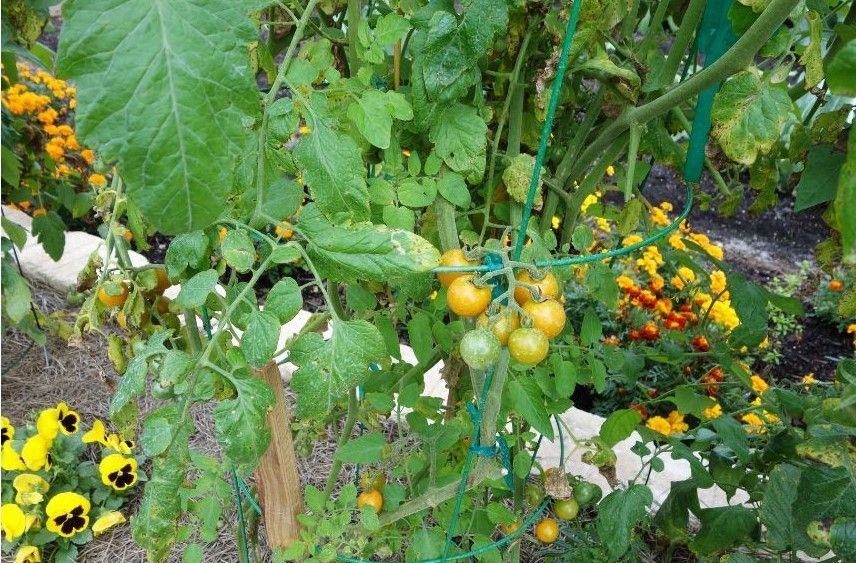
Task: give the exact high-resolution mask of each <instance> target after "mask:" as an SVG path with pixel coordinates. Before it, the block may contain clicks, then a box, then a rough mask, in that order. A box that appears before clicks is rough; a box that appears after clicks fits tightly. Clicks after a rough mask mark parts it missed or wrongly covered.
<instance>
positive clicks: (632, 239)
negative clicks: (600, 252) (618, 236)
mask: <svg viewBox="0 0 856 563" xmlns="http://www.w3.org/2000/svg"><path fill="white" fill-rule="evenodd" d="M639 242H642V237H641V236H639V235H627V236H626V237H624V239H623V240H622V241H621V246H623V247H625V248H626V247H628V246H630V245H631V244H636V243H639Z"/></svg>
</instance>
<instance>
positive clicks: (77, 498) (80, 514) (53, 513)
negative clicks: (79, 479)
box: [45, 491, 91, 538]
mask: <svg viewBox="0 0 856 563" xmlns="http://www.w3.org/2000/svg"><path fill="white" fill-rule="evenodd" d="M90 508H91V505H90V504H89V499H87V498H86V497H84V496H83V495H80V494H77V493H74V492H71V491H68V492H65V493H59V494H58V495H56V496H54V497H52V498H51V500H49V501H48V504H47V506H46V507H45V513H46V514H47V517H48V519H47V524H46V526H45V527H46V528H47V530H48V531H49V532H53V533H55V534H58V535H60V536H62V537H64V538H70V537H72V536H74V535H75V534H78V533H80V532H82V531H83V530H85V529H86V527H87V526H88V525H89V509H90Z"/></svg>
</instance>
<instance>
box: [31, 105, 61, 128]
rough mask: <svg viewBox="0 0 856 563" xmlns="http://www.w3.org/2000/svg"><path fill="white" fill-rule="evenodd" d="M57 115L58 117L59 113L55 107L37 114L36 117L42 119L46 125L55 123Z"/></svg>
mask: <svg viewBox="0 0 856 563" xmlns="http://www.w3.org/2000/svg"><path fill="white" fill-rule="evenodd" d="M57 117H58V114H57V112H56V110H55V109H53V108H48V109H46V110H45V111H43V112H41V113H39V115H37V116H36V119H38V120H39V121H41V122H42V123H44V124H45V125H53V123H54V121H56V118H57Z"/></svg>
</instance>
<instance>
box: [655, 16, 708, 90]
mask: <svg viewBox="0 0 856 563" xmlns="http://www.w3.org/2000/svg"><path fill="white" fill-rule="evenodd" d="M706 3H707V0H690V3H689V5H688V6H687V9H686V11H685V12H684V17H683V18H682V19H681V26H680V27H679V28H678V33H677V34H676V35H675V41H674V42H673V43H672V47H671V49H669V55H668V56H667V57H666V63H665V64H664V65H663V68H662V70H661V71H660V73H659V74H658V76H657V78H658V82H660V83H661V84H662V86H669V85H671V84H672V82H673V81H674V79H675V74H676V73H677V72H678V66H680V64H681V60H683V58H684V53H685V52H686V50H687V47H688V46H689V44H690V41H691V40H692V38H693V36H694V35H695V31H696V29H698V24H699V22H700V21H701V17H702V15H703V14H704V7H705V4H706ZM687 64H689V61H687Z"/></svg>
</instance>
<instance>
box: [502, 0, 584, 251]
mask: <svg viewBox="0 0 856 563" xmlns="http://www.w3.org/2000/svg"><path fill="white" fill-rule="evenodd" d="M582 3H583V2H582V0H575V1H574V4H573V6H571V16H570V17H569V18H568V26H567V28H565V37H564V39H563V40H562V54H561V55H560V56H559V66H558V67H557V68H556V78H555V80H553V87H552V88H551V90H550V104H549V105H548V106H547V117H546V119H544V126H543V127H542V128H541V140H540V142H539V143H538V154H537V155H536V157H535V167H534V168H533V169H532V178H531V179H530V180H529V193H528V194H527V196H526V205H524V206H523V216H522V217H521V219H520V230H518V232H517V241H516V242H515V244H514V253H513V254H512V256H513V257H514V260H519V259H520V253H521V252H523V244H524V243H525V242H526V229H528V228H529V218H530V217H532V206H533V205H534V204H535V194H536V193H537V191H538V180H539V179H540V177H541V167H542V166H543V165H544V158H545V157H546V156H547V143H548V142H549V141H550V133H551V132H552V130H553V119H554V118H555V117H556V108H557V107H559V96H560V94H561V91H562V82H563V81H564V80H565V70H566V69H567V67H568V57H569V56H570V54H571V43H572V42H573V40H574V32H575V31H576V29H577V20H579V18H580V6H582ZM511 87H514V85H513V84H512V85H509V88H511Z"/></svg>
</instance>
